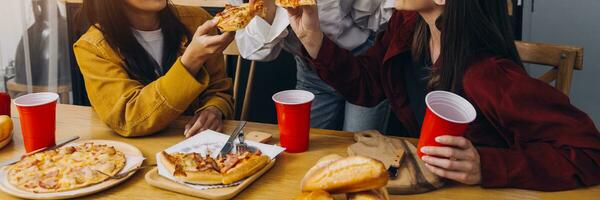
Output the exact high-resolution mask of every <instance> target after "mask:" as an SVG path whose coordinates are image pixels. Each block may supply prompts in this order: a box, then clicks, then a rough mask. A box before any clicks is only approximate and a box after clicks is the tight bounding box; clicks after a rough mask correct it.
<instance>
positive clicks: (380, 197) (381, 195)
mask: <svg viewBox="0 0 600 200" xmlns="http://www.w3.org/2000/svg"><path fill="white" fill-rule="evenodd" d="M347 196H348V200H389V199H390V197H389V195H388V193H387V190H386V189H385V188H379V189H377V190H368V191H363V192H357V193H349V194H347Z"/></svg>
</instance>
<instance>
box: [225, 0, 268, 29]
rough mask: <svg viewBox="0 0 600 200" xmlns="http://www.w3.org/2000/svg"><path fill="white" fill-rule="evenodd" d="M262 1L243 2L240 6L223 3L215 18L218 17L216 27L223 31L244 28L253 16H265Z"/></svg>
mask: <svg viewBox="0 0 600 200" xmlns="http://www.w3.org/2000/svg"><path fill="white" fill-rule="evenodd" d="M265 13H266V12H265V8H264V2H263V1H262V0H257V1H256V2H255V3H254V5H250V4H243V5H241V6H232V5H229V4H227V5H225V9H224V10H223V12H220V13H218V14H217V15H216V16H215V18H217V19H219V22H218V23H217V27H219V29H220V30H221V31H223V32H231V31H236V30H239V29H243V28H245V27H246V26H247V25H248V24H249V23H250V21H251V20H252V18H254V16H256V15H258V16H261V17H264V16H265Z"/></svg>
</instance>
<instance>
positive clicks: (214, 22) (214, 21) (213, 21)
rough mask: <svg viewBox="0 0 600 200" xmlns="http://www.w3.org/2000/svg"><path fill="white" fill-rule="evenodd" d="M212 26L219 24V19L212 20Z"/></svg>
mask: <svg viewBox="0 0 600 200" xmlns="http://www.w3.org/2000/svg"><path fill="white" fill-rule="evenodd" d="M210 21H211V23H212V24H217V23H219V18H216V17H215V18H213V19H212V20H210Z"/></svg>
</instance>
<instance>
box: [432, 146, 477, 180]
mask: <svg viewBox="0 0 600 200" xmlns="http://www.w3.org/2000/svg"><path fill="white" fill-rule="evenodd" d="M435 141H436V142H438V143H440V144H444V145H447V146H448V147H433V146H429V147H423V148H421V152H423V153H424V154H427V155H425V156H423V157H422V159H423V161H424V162H425V166H426V167H427V168H428V169H429V170H430V171H431V172H432V173H434V174H437V175H438V176H441V177H444V178H447V179H451V180H454V181H457V182H460V183H464V184H467V185H475V184H479V183H480V182H481V163H480V160H479V153H477V149H475V147H474V146H473V144H471V141H469V140H468V139H466V138H464V137H455V136H440V137H437V138H435Z"/></svg>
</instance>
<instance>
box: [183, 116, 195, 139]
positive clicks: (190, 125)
mask: <svg viewBox="0 0 600 200" xmlns="http://www.w3.org/2000/svg"><path fill="white" fill-rule="evenodd" d="M196 120H198V115H194V117H192V119H190V121H188V122H187V123H186V124H185V131H183V135H187V134H188V131H189V130H190V128H192V126H193V125H194V123H196Z"/></svg>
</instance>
